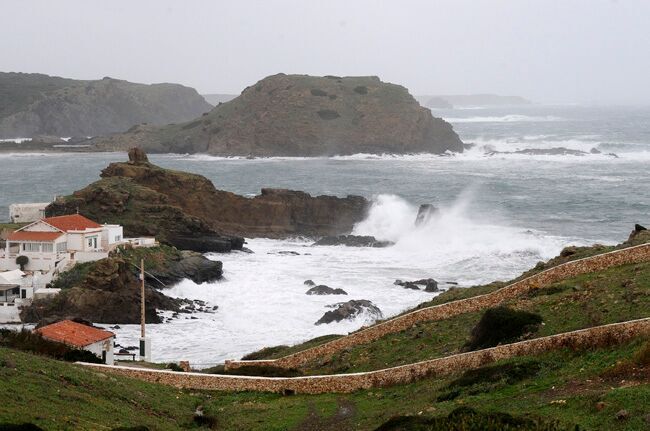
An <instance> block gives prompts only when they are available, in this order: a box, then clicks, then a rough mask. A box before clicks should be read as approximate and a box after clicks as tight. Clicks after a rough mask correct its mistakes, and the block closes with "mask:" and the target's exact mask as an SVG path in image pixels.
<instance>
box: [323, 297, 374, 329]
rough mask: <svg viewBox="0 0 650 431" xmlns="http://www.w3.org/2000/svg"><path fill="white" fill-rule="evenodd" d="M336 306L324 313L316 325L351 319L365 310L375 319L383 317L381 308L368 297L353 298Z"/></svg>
mask: <svg viewBox="0 0 650 431" xmlns="http://www.w3.org/2000/svg"><path fill="white" fill-rule="evenodd" d="M335 307H336V308H335V309H333V310H330V311H327V312H326V313H325V314H323V317H321V318H320V319H319V320H318V321H317V322H316V323H315V325H321V324H323V323H332V322H340V321H341V320H345V319H348V320H351V319H354V318H355V317H356V316H358V315H359V314H361V313H363V312H367V313H369V314H370V315H372V316H373V317H374V318H375V319H381V318H382V313H381V310H380V309H379V308H378V307H377V306H376V305H375V304H373V303H372V302H370V301H368V300H367V299H353V300H351V301H348V302H341V303H339V304H335Z"/></svg>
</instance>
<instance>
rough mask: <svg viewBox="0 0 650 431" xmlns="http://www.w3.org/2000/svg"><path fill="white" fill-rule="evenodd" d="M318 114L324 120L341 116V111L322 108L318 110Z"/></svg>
mask: <svg viewBox="0 0 650 431" xmlns="http://www.w3.org/2000/svg"><path fill="white" fill-rule="evenodd" d="M318 116H319V117H321V118H322V119H323V120H336V119H337V118H339V117H340V115H339V113H338V112H336V111H333V110H331V109H321V110H320V111H318Z"/></svg>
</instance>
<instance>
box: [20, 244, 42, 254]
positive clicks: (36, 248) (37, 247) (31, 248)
mask: <svg viewBox="0 0 650 431" xmlns="http://www.w3.org/2000/svg"><path fill="white" fill-rule="evenodd" d="M23 251H26V252H28V253H38V252H40V251H41V243H40V242H24V243H23Z"/></svg>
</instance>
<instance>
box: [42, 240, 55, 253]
mask: <svg viewBox="0 0 650 431" xmlns="http://www.w3.org/2000/svg"><path fill="white" fill-rule="evenodd" d="M42 251H43V253H52V252H53V251H54V244H52V243H51V242H44V243H43V244H42Z"/></svg>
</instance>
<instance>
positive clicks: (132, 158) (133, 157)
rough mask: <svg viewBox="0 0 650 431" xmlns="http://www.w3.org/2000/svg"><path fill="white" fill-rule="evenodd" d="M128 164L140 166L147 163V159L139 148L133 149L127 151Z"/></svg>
mask: <svg viewBox="0 0 650 431" xmlns="http://www.w3.org/2000/svg"><path fill="white" fill-rule="evenodd" d="M129 163H132V164H134V165H141V164H143V163H149V158H148V157H147V154H146V153H145V152H144V151H142V150H141V149H140V148H138V147H134V148H131V149H130V150H129Z"/></svg>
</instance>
